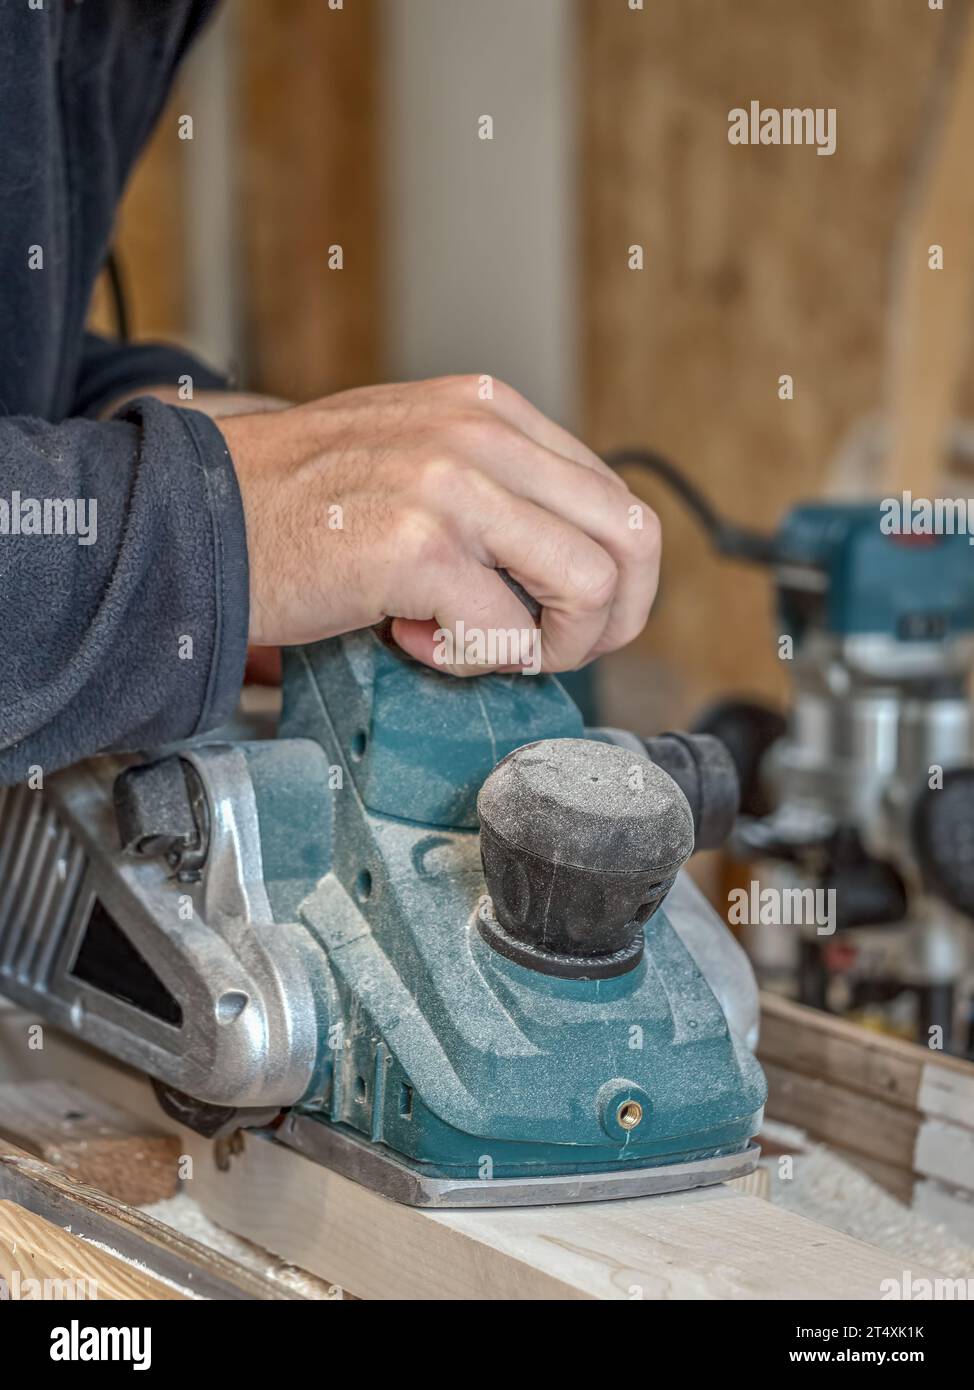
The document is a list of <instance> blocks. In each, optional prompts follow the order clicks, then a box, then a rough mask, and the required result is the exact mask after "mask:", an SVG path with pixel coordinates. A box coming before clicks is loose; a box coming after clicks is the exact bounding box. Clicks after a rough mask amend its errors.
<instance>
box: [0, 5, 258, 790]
mask: <svg viewBox="0 0 974 1390" xmlns="http://www.w3.org/2000/svg"><path fill="white" fill-rule="evenodd" d="M34 3H35V4H36V3H38V0H34ZM213 8H214V0H83V2H82V0H43V7H42V8H32V6H31V0H0V633H2V641H0V784H10V783H13V782H14V781H17V780H20V779H22V778H23V777H25V776H26V775H27V773H28V771H29V769H31V768H32V767H34V766H39V767H41V768H42V769H43V770H44V771H53V770H54V769H55V768H58V767H61V766H63V765H64V764H66V763H69V762H73V761H75V760H76V759H78V758H81V757H84V756H87V755H88V754H90V753H94V752H97V751H99V750H104V749H109V748H112V749H121V748H125V749H136V748H142V747H146V746H148V745H151V744H153V743H159V742H164V741H167V740H170V739H174V738H181V737H183V736H185V735H188V734H191V733H193V732H195V731H199V730H202V729H204V728H207V727H212V726H213V725H215V724H217V723H219V722H221V720H222V719H223V718H225V717H226V715H227V714H228V713H229V712H230V710H231V709H232V707H233V705H234V703H235V701H236V698H237V694H238V692H239V687H240V681H241V677H242V672H243V664H244V659H245V653H246V637H247V623H248V603H247V586H248V578H247V550H246V537H245V531H244V519H243V509H242V506H241V501H240V494H239V490H238V488H237V481H236V477H235V474H234V471H233V466H232V463H231V461H230V458H229V455H228V453H227V451H226V448H225V447H224V444H223V438H222V435H221V434H220V432H219V430H217V428H216V427H215V426H214V425H213V424H212V422H211V421H210V420H208V419H207V418H206V417H205V416H203V415H201V414H200V413H198V412H196V411H193V410H179V409H176V408H174V407H170V406H164V405H161V404H160V403H158V402H157V401H153V400H151V399H149V398H142V399H141V400H138V401H136V402H135V403H134V404H133V405H132V406H131V407H129V408H127V409H125V410H124V411H123V412H122V413H121V414H120V415H119V417H117V418H116V419H114V420H112V421H107V422H99V421H98V420H97V418H92V417H97V416H98V414H99V412H100V411H101V410H102V409H103V408H104V407H105V406H106V405H107V404H108V403H109V402H110V401H112V400H113V399H117V398H119V397H121V396H123V395H125V394H126V393H136V392H137V391H138V390H139V388H140V387H147V386H150V385H154V384H158V383H165V382H169V383H173V384H176V383H177V382H178V381H179V379H180V377H182V376H184V375H189V376H191V377H192V380H193V384H194V387H195V388H198V389H205V388H212V387H214V386H217V385H220V384H221V383H220V379H219V378H218V377H216V376H215V375H214V374H213V373H212V372H209V371H208V370H207V369H206V368H204V367H203V366H202V365H201V364H199V363H198V362H196V361H195V360H194V359H193V358H191V357H189V356H188V355H187V354H186V353H183V352H181V351H178V350H175V349H172V348H167V347H161V346H155V345H144V344H143V345H138V346H135V345H126V344H120V343H114V342H108V341H106V340H104V339H99V338H96V337H94V336H93V335H91V334H87V333H86V332H85V329H84V323H85V317H86V313H87V309H88V303H89V299H90V296H91V291H92V287H93V284H94V282H95V280H96V278H97V276H98V273H99V271H100V269H101V267H102V266H103V264H104V261H105V256H106V253H107V249H108V246H109V244H110V241H111V236H112V222H113V218H114V214H115V209H116V206H117V204H118V201H119V198H120V195H121V193H122V190H123V188H124V185H125V181H126V178H127V176H128V174H129V172H130V170H131V168H132V165H133V163H134V162H135V159H136V157H137V156H138V154H139V151H140V150H141V148H142V146H143V145H144V143H145V141H146V138H147V137H148V135H149V133H150V131H151V129H152V126H153V124H154V122H155V120H156V118H157V117H158V115H159V112H160V110H161V108H162V106H163V104H164V101H165V98H166V95H167V92H168V89H169V86H170V84H171V82H172V79H173V76H174V73H175V70H176V68H177V66H178V64H179V62H180V60H181V58H182V57H183V55H184V54H185V52H186V49H187V48H188V46H189V44H190V42H191V41H192V39H193V37H194V36H195V34H196V33H197V31H198V30H199V28H200V27H201V25H202V24H203V22H204V21H205V19H206V18H207V16H208V15H209V13H210V12H211V11H212V9H213Z"/></svg>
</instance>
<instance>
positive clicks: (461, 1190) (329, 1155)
mask: <svg viewBox="0 0 974 1390" xmlns="http://www.w3.org/2000/svg"><path fill="white" fill-rule="evenodd" d="M275 1138H276V1139H277V1140H278V1141H279V1142H281V1143H283V1144H286V1145H287V1147H288V1148H291V1149H296V1150H297V1151H298V1152H299V1153H302V1154H304V1155H305V1157H306V1158H310V1159H313V1160H314V1161H315V1162H316V1163H320V1164H322V1165H323V1166H324V1167H326V1168H330V1169H331V1170H332V1171H333V1172H335V1173H339V1174H341V1176H342V1177H343V1178H350V1179H351V1180H352V1181H353V1182H357V1183H359V1184H360V1185H361V1186H362V1187H367V1188H368V1189H369V1190H370V1191H372V1192H378V1193H379V1194H380V1196H382V1197H388V1198H389V1199H390V1200H391V1201H393V1202H400V1203H402V1205H403V1206H407V1207H437V1208H441V1209H445V1210H450V1209H455V1208H468V1209H469V1208H475V1207H543V1206H554V1205H559V1204H561V1203H564V1202H603V1201H606V1200H608V1199H618V1198H620V1197H656V1196H659V1195H661V1194H663V1193H666V1192H686V1191H689V1190H690V1189H691V1188H694V1187H712V1186H714V1185H715V1184H716V1183H721V1182H729V1181H730V1180H731V1179H732V1178H744V1177H746V1176H747V1175H748V1173H753V1172H754V1170H755V1168H756V1167H757V1164H758V1159H759V1158H760V1157H761V1150H760V1148H759V1147H758V1145H757V1144H753V1143H752V1144H749V1145H748V1147H747V1148H746V1149H744V1151H743V1152H741V1153H733V1154H722V1155H720V1156H719V1157H717V1158H704V1159H699V1160H698V1161H697V1162H694V1163H666V1164H661V1165H659V1166H658V1167H655V1168H617V1169H612V1170H611V1171H607V1172H602V1173H585V1174H578V1173H557V1174H552V1175H549V1176H547V1177H538V1178H531V1177H524V1178H437V1177H429V1176H428V1175H427V1174H425V1173H422V1172H419V1171H418V1170H417V1169H416V1168H414V1167H412V1166H410V1165H409V1164H407V1163H404V1162H403V1161H402V1160H401V1159H399V1158H397V1157H396V1155H395V1154H393V1153H392V1152H391V1151H390V1150H388V1149H380V1148H377V1147H376V1146H375V1145H374V1144H371V1143H369V1141H368V1140H365V1139H359V1138H357V1137H356V1136H355V1135H353V1134H350V1133H348V1132H346V1131H342V1130H338V1129H335V1128H334V1126H332V1125H323V1124H320V1123H319V1122H318V1121H316V1120H313V1119H311V1118H310V1117H309V1116H307V1115H298V1114H293V1113H292V1114H290V1115H288V1116H287V1118H286V1119H285V1120H284V1123H283V1124H282V1125H281V1126H280V1128H279V1129H278V1130H277V1131H276V1134H275Z"/></svg>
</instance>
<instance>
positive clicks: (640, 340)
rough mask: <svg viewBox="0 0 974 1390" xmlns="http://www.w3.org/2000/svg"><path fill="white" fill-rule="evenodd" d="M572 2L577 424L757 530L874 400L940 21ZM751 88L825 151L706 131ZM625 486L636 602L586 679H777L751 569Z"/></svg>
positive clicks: (769, 689)
mask: <svg viewBox="0 0 974 1390" xmlns="http://www.w3.org/2000/svg"><path fill="white" fill-rule="evenodd" d="M950 2H951V0H948V4H949V3H950ZM581 16H582V25H583V31H582V35H581V41H580V42H581V61H582V69H583V84H582V85H583V90H582V101H583V111H582V129H583V153H584V162H585V174H584V185H583V186H584V196H583V203H582V209H581V216H582V221H583V246H584V266H583V271H584V328H583V333H582V343H583V349H584V353H585V382H586V393H585V394H586V405H585V414H586V433H587V436H588V438H589V440H590V441H591V442H592V444H593V445H594V446H595V447H597V448H599V449H603V450H604V449H607V448H610V447H611V446H613V445H616V444H619V443H624V442H636V441H645V442H649V443H652V444H655V445H656V446H658V447H659V448H661V449H662V450H664V451H666V452H667V453H669V454H671V455H672V456H673V458H674V459H676V460H678V461H679V462H681V463H682V464H683V465H685V466H686V468H687V469H688V471H689V472H690V473H691V475H692V476H693V477H694V479H695V480H696V481H697V482H698V483H699V484H701V485H702V486H703V487H704V488H705V489H706V491H707V492H708V493H709V495H710V496H711V497H712V498H713V500H714V502H715V503H716V504H717V505H718V506H719V507H721V508H722V509H723V510H725V511H726V512H728V513H729V514H732V515H734V516H735V517H737V518H739V519H740V520H744V521H748V522H750V523H752V524H755V525H760V526H766V527H771V526H773V525H774V524H775V522H776V521H777V519H778V518H779V517H780V516H781V514H782V512H783V510H784V509H785V508H786V507H787V506H788V505H789V504H790V503H791V502H793V501H795V500H796V499H798V498H801V497H803V496H807V495H811V494H814V493H815V492H816V491H817V490H818V489H819V488H820V487H821V486H822V484H823V482H824V480H825V477H826V474H827V471H828V470H829V467H830V463H831V460H832V456H833V453H834V451H835V449H836V446H837V444H838V442H839V440H840V439H841V438H842V436H843V434H844V432H845V431H847V430H848V429H849V428H850V427H851V426H853V425H854V424H855V422H856V421H857V420H858V419H859V418H860V417H861V416H862V415H863V414H865V413H867V412H870V411H872V410H873V409H875V408H876V406H877V405H878V404H879V400H880V392H881V387H882V367H883V362H882V355H883V329H884V318H885V314H886V298H887V291H888V273H889V265H890V256H891V251H892V246H893V232H894V225H895V222H896V220H897V218H898V217H899V215H900V211H901V207H902V202H903V198H904V194H905V190H906V185H907V179H908V173H909V171H910V168H911V165H912V162H913V159H914V155H915V151H916V146H917V141H918V138H919V135H920V130H921V126H922V113H923V112H924V109H925V98H926V90H925V87H926V83H927V80H928V77H929V75H930V73H931V70H932V66H933V64H934V61H935V55H936V52H937V47H938V41H939V39H940V36H941V34H942V26H943V24H944V21H945V16H944V15H943V14H941V13H939V12H936V11H931V10H930V9H929V8H928V6H927V4H926V0H815V3H814V4H809V3H808V0H646V3H645V7H644V9H642V10H632V9H630V8H629V5H628V3H627V0H581ZM752 99H754V100H758V101H760V102H761V103H762V105H764V106H775V107H784V106H802V107H804V106H811V107H824V108H828V107H835V108H836V111H837V122H838V124H837V136H838V141H837V149H836V152H835V154H834V155H832V156H830V157H821V156H817V155H816V153H815V151H814V150H813V149H809V148H805V147H774V146H763V147H762V146H758V147H754V148H750V147H737V146H732V145H730V144H729V143H728V140H727V130H728V122H727V117H728V112H729V110H731V109H732V108H734V107H738V106H745V107H746V106H747V104H748V103H749V102H750V101H751V100H752ZM636 243H639V244H641V245H643V246H644V247H645V269H644V270H643V271H641V272H639V271H632V270H630V269H628V265H627V255H628V248H629V247H630V246H631V245H633V244H636ZM784 373H788V374H791V375H792V376H793V377H794V382H795V398H794V400H793V401H790V402H785V401H781V400H779V398H778V395H777V389H778V378H779V376H780V375H782V374H784ZM644 495H645V496H646V497H647V498H648V499H650V500H651V501H652V502H653V503H654V504H658V510H659V512H660V514H661V516H662V518H663V522H664V528H665V560H664V568H663V582H662V586H661V593H660V599H659V603H658V608H657V611H656V614H655V617H654V619H653V620H652V623H651V626H650V628H649V630H648V632H647V633H646V635H645V636H644V638H643V640H642V643H641V644H640V646H639V650H638V655H637V657H635V658H634V657H633V656H632V655H630V657H628V658H625V657H623V658H621V659H620V662H621V664H620V665H617V666H616V668H615V671H614V676H615V680H614V681H610V682H609V684H610V686H612V687H613V688H614V689H615V690H616V692H617V694H618V692H619V689H620V688H623V689H624V690H628V691H630V693H631V695H632V697H633V699H634V700H635V701H636V702H637V709H643V710H645V711H646V713H647V717H652V718H654V719H655V718H658V720H659V721H660V722H664V723H665V722H670V721H675V720H678V719H680V720H682V719H685V718H686V717H687V713H688V712H689V711H690V710H691V709H692V708H694V707H695V706H697V705H698V704H699V703H700V701H702V700H704V699H705V698H707V697H709V696H711V695H714V694H716V693H718V692H722V691H726V690H728V689H732V690H737V691H740V690H742V689H747V690H752V691H762V692H766V693H768V694H775V693H778V694H780V693H783V690H784V681H783V679H782V672H781V670H780V668H779V666H778V663H777V661H776V659H775V656H774V648H773V637H774V625H773V622H772V620H771V617H770V613H769V604H768V601H767V586H766V583H765V581H764V578H763V576H761V575H760V574H757V573H754V572H750V571H748V570H745V569H743V568H741V567H731V566H729V565H726V564H721V563H720V562H718V561H716V560H715V559H713V558H712V556H711V555H710V553H709V552H708V548H707V545H706V543H705V542H704V540H703V539H702V537H701V535H700V533H699V532H698V531H697V530H696V529H695V528H694V526H693V524H692V523H691V522H689V521H688V520H687V518H686V516H685V514H684V513H683V512H682V511H681V510H680V509H679V507H677V506H675V505H674V504H673V503H672V502H671V501H670V500H669V498H667V497H665V496H664V495H663V494H662V493H661V492H660V490H659V488H658V487H657V486H655V485H652V484H650V485H647V486H645V488H644ZM647 657H649V658H652V659H653V672H654V673H655V674H653V675H651V676H649V677H647V675H646V668H645V661H646V658H647ZM610 674H612V673H610ZM626 712H627V711H624V712H623V713H626Z"/></svg>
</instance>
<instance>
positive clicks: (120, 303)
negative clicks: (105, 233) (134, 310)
mask: <svg viewBox="0 0 974 1390" xmlns="http://www.w3.org/2000/svg"><path fill="white" fill-rule="evenodd" d="M105 271H106V274H107V275H108V289H109V293H110V294H111V297H112V309H113V310H114V314H115V332H116V334H117V335H118V337H119V339H120V340H121V341H122V342H123V343H127V342H128V340H129V338H130V337H131V330H130V325H129V310H128V298H127V296H126V293H125V281H124V279H123V277H122V269H121V266H120V265H119V263H118V255H117V253H116V251H115V249H114V247H113V248H112V250H111V251H109V253H108V259H107V260H106V261H105Z"/></svg>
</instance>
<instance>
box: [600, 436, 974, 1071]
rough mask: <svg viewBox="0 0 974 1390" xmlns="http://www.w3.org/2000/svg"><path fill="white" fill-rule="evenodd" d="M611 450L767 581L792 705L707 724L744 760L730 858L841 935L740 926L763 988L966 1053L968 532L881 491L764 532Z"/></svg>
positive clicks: (971, 596) (816, 926) (813, 925)
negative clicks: (917, 514) (913, 515)
mask: <svg viewBox="0 0 974 1390" xmlns="http://www.w3.org/2000/svg"><path fill="white" fill-rule="evenodd" d="M613 462H615V463H616V464H617V466H624V465H626V464H629V463H631V464H635V465H641V466H645V467H647V468H648V469H649V470H650V471H652V472H653V473H654V474H655V475H656V476H658V477H660V478H662V480H663V481H664V482H666V483H667V484H668V485H669V486H671V487H672V488H673V489H674V490H675V491H676V492H677V493H678V494H679V495H680V496H681V497H682V499H683V501H684V502H685V503H686V504H687V506H688V507H689V508H690V510H691V511H692V512H693V513H694V514H695V515H696V517H697V518H698V520H699V521H700V522H701V523H702V524H703V526H704V527H705V529H706V530H707V531H708V533H709V534H710V536H711V538H712V540H713V542H714V545H715V547H716V549H717V550H718V551H719V552H720V553H721V554H723V555H726V556H728V557H730V558H734V559H738V560H746V561H752V562H757V563H759V564H761V565H763V566H765V567H767V569H768V570H769V572H770V574H771V576H772V579H773V582H774V586H775V596H776V609H777V624H778V626H777V632H778V633H779V653H780V655H781V656H782V658H783V659H784V660H785V662H786V669H787V670H788V673H789V676H790V678H791V681H792V686H793V695H792V701H791V707H790V710H789V711H788V712H787V714H782V713H780V712H778V711H776V710H774V709H771V708H769V707H767V706H764V705H760V704H756V703H753V702H750V701H745V700H729V701H724V702H722V703H721V704H719V705H717V706H715V707H714V708H713V709H711V710H709V711H708V712H707V713H706V714H705V715H704V716H703V717H702V718H701V719H700V720H699V721H698V722H697V724H696V728H697V729H698V730H705V731H707V732H709V733H711V734H713V735H715V736H717V737H718V738H720V739H721V740H722V741H723V742H724V743H725V745H726V746H727V747H728V749H729V750H730V751H731V752H732V754H733V757H734V760H735V764H736V766H737V770H738V775H739V777H740V781H741V811H742V814H741V817H740V819H739V821H738V824H737V826H736V828H735V831H734V834H733V835H732V837H731V839H730V846H731V848H732V850H733V851H734V853H735V854H737V855H738V857H739V858H741V859H742V860H744V861H746V862H748V863H750V864H751V865H752V866H753V872H754V874H755V878H756V880H757V881H760V884H761V886H762V887H773V888H775V889H776V890H778V891H781V890H788V889H791V888H794V887H797V888H798V889H800V890H808V889H810V890H812V893H813V894H815V895H818V894H820V893H830V894H834V899H833V902H834V909H835V911H834V920H833V922H832V923H831V926H832V927H834V931H824V932H823V931H822V930H821V927H822V923H820V922H818V921H814V922H813V921H808V922H803V923H801V924H799V925H797V926H787V925H782V924H779V923H764V924H762V923H755V922H752V923H751V924H750V925H749V926H748V927H747V928H746V937H745V939H746V941H747V944H748V948H749V950H750V951H751V953H752V956H753V958H754V960H755V962H756V964H757V967H758V973H759V977H760V978H761V979H762V983H764V984H765V985H766V986H767V987H771V988H777V989H780V990H783V991H784V992H786V993H791V994H794V995H796V996H797V997H798V998H799V999H801V1000H802V1002H803V1003H806V1004H811V1005H814V1006H815V1007H818V1008H827V1009H830V1010H832V1011H834V1012H837V1013H853V1014H857V1015H859V1016H861V1017H864V1018H866V1019H868V1020H870V1021H875V1022H879V1023H880V1024H882V1026H884V1027H886V1028H888V1029H889V1030H890V1031H894V1032H898V1033H901V1034H905V1035H907V1036H911V1037H913V1038H915V1039H917V1040H918V1041H921V1042H923V1043H932V1044H933V1045H934V1046H937V1045H938V1039H939V1045H942V1046H944V1047H945V1048H947V1050H954V1051H958V1052H965V1051H970V1052H971V1054H972V1055H974V1007H972V998H974V955H972V945H974V937H972V932H971V921H972V919H974V720H972V712H971V699H970V677H971V670H972V668H974V550H972V548H971V540H970V537H969V536H968V535H967V534H966V532H965V531H953V532H948V533H947V534H931V535H916V534H909V533H907V534H893V533H891V532H890V528H889V525H888V521H889V517H890V515H891V509H890V507H889V505H888V504H883V503H881V502H880V501H879V500H878V499H877V500H876V501H875V502H868V501H867V502H858V503H848V502H841V503H839V502H837V503H827V502H811V503H803V504H801V505H799V506H796V507H795V508H794V509H793V510H792V511H791V512H790V513H789V514H788V515H787V516H786V517H785V518H784V520H783V522H782V524H781V525H780V527H779V528H778V530H777V531H776V532H775V533H774V534H772V535H764V534H758V533H756V532H753V531H750V530H748V529H747V528H744V527H739V526H735V525H734V524H732V523H728V522H726V521H724V520H723V519H722V518H720V517H718V516H717V515H716V514H715V513H714V511H713V509H712V508H711V507H710V506H709V504H708V503H707V502H706V500H705V499H703V498H702V497H701V496H700V494H699V493H698V492H697V491H696V489H695V488H693V487H692V486H691V485H690V484H689V482H688V481H687V480H686V479H685V478H684V477H683V475H682V474H680V473H679V472H678V471H677V470H676V469H675V468H674V467H673V465H672V464H670V463H669V462H668V461H666V460H664V459H660V458H659V457H658V456H657V455H653V454H646V453H643V452H642V451H638V450H626V451H624V452H623V453H620V454H619V455H616V456H615V457H614V459H613ZM940 511H941V512H946V513H947V514H948V515H951V514H953V509H950V508H943V507H941V508H940ZM931 1029H935V1030H939V1032H936V1033H932V1032H931Z"/></svg>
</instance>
